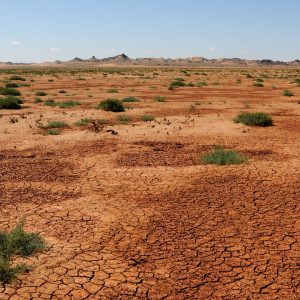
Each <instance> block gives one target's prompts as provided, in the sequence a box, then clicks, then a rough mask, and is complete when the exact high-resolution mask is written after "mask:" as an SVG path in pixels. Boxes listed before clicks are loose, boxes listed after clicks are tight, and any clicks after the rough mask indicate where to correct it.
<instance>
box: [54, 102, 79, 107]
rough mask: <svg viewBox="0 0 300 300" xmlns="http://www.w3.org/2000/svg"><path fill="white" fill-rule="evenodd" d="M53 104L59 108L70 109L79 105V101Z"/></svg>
mask: <svg viewBox="0 0 300 300" xmlns="http://www.w3.org/2000/svg"><path fill="white" fill-rule="evenodd" d="M55 103H56V106H58V107H60V108H71V107H74V106H78V105H80V102H79V101H74V100H68V101H63V102H55Z"/></svg>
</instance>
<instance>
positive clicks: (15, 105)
mask: <svg viewBox="0 0 300 300" xmlns="http://www.w3.org/2000/svg"><path fill="white" fill-rule="evenodd" d="M22 103H23V101H22V100H21V99H19V98H16V97H8V98H0V109H21V108H22V106H21V105H20V104H22Z"/></svg>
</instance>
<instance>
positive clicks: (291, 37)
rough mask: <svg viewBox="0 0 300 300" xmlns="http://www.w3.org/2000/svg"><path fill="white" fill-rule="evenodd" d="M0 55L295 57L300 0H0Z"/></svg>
mask: <svg viewBox="0 0 300 300" xmlns="http://www.w3.org/2000/svg"><path fill="white" fill-rule="evenodd" d="M0 4H1V6H0V9H1V17H0V34H1V43H0V61H13V62H16V61H19V62H41V61H49V60H51V61H53V60H56V59H60V60H66V59H72V58H74V57H75V56H78V57H81V58H89V57H91V56H92V55H95V56H96V57H99V58H101V57H107V56H113V55H116V54H119V53H125V54H127V55H128V56H130V57H133V58H134V57H171V58H174V57H188V56H203V57H208V58H221V57H227V58H232V57H240V58H249V59H265V58H269V59H274V60H294V59H300V38H299V34H300V30H299V29H300V0H1V3H0Z"/></svg>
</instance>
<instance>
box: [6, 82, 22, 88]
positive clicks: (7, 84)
mask: <svg viewBox="0 0 300 300" xmlns="http://www.w3.org/2000/svg"><path fill="white" fill-rule="evenodd" d="M5 87H6V88H17V87H19V85H18V84H17V83H15V82H8V83H6V84H5Z"/></svg>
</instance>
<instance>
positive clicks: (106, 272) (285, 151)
mask: <svg viewBox="0 0 300 300" xmlns="http://www.w3.org/2000/svg"><path fill="white" fill-rule="evenodd" d="M155 109H156V108H155ZM298 112H299V111H298ZM296 113H297V111H296V110H295V114H296ZM174 118H176V120H182V122H181V123H180V124H181V130H180V133H178V134H177V132H175V131H172V130H171V129H168V132H170V134H168V135H166V134H165V133H164V135H163V133H162V131H163V128H164V127H165V125H159V124H156V125H155V126H156V128H155V129H153V128H152V126H150V125H148V124H145V123H143V124H138V125H137V126H135V127H131V125H124V126H119V127H118V126H116V127H115V129H116V130H117V131H118V132H119V135H118V136H112V135H110V134H108V133H98V134H95V133H90V132H87V131H84V132H79V133H78V134H77V133H75V134H74V136H72V137H70V138H69V139H68V138H67V136H68V135H69V134H72V132H70V133H68V132H67V133H65V134H63V135H62V137H53V139H52V138H49V137H45V138H43V139H41V140H38V139H37V140H35V142H34V143H33V144H34V146H26V147H24V149H21V148H20V149H18V147H17V148H16V149H13V145H14V143H15V140H14V139H12V140H11V141H10V143H8V144H7V146H6V149H4V150H1V151H0V175H1V183H0V187H1V189H0V197H1V204H0V205H1V210H0V225H1V228H3V229H9V228H12V227H13V226H14V225H15V224H16V222H17V221H18V219H20V217H22V216H25V217H26V220H27V222H26V229H28V230H31V231H37V232H40V233H41V234H42V236H43V237H45V240H46V242H47V245H48V247H49V249H48V250H47V251H44V252H42V253H39V254H38V255H37V256H36V257H32V258H29V259H27V262H28V264H29V265H30V266H31V271H30V273H28V274H23V275H21V276H20V277H19V279H18V280H17V281H16V282H14V283H13V284H10V285H6V286H4V287H2V288H1V287H0V299H174V300H177V299H178V300H179V299H182V300H183V299H267V300H269V299H295V300H296V299H300V206H299V196H300V169H299V165H300V164H299V163H300V160H299V154H300V153H299V149H300V142H299V141H300V140H299V137H300V134H299V128H300V122H299V117H298V115H296V116H295V115H291V116H282V115H280V116H275V117H274V120H275V124H276V126H274V127H270V128H251V129H249V131H247V130H248V129H247V128H246V127H244V126H242V125H240V124H234V123H233V122H232V121H231V119H232V114H231V113H227V112H223V115H222V116H218V115H217V114H216V113H212V114H211V115H208V116H206V115H205V116H204V117H203V115H202V116H197V115H195V116H193V118H194V121H193V122H191V123H189V122H188V121H187V120H188V119H189V117H186V116H185V117H184V116H175V117H173V119H172V118H170V120H171V121H170V123H172V124H175V125H174V128H175V127H176V126H177V125H176V120H175V119H174ZM180 118H181V119H180ZM205 118H208V119H209V120H210V121H211V122H208V123H206V119H205ZM212 123H216V124H217V129H214V128H211V127H212V125H211V124H212ZM159 126H161V127H159ZM169 126H171V125H169ZM157 127H159V128H160V133H157V131H156V129H157ZM131 128H132V129H131ZM198 128H200V129H201V130H198ZM218 128H223V129H224V128H225V130H226V132H225V133H224V132H219V129H218ZM245 128H246V129H245ZM154 130H155V131H154ZM242 130H243V131H242ZM244 130H246V131H247V132H244ZM172 132H173V134H172ZM28 138H29V139H30V137H28ZM75 139H77V140H76V141H75ZM215 143H222V144H225V145H226V146H227V147H230V148H235V149H237V150H239V151H240V152H241V153H244V154H245V155H247V157H248V158H249V162H248V163H247V164H244V165H236V166H222V167H218V166H207V165H202V164H201V163H200V162H199V159H198V158H199V157H200V156H201V155H202V154H204V153H206V152H207V151H209V150H210V149H212V147H213V145H214V144H215Z"/></svg>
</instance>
